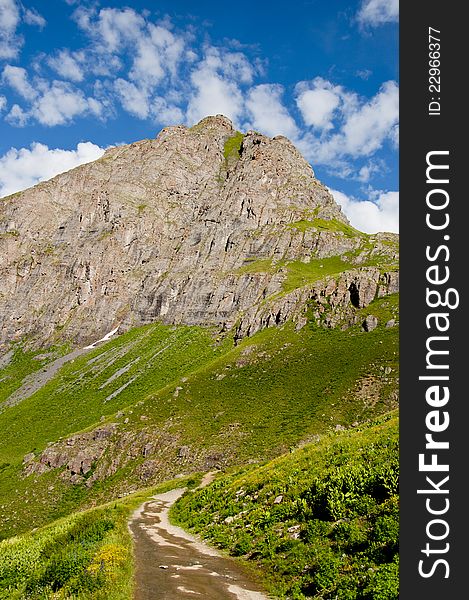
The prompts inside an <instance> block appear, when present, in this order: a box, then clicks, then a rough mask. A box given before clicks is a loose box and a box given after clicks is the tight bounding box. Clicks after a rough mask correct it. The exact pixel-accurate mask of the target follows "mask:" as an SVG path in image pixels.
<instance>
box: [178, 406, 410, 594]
mask: <svg viewBox="0 0 469 600" xmlns="http://www.w3.org/2000/svg"><path fill="white" fill-rule="evenodd" d="M398 466H399V463H398V423H397V416H396V415H395V414H393V413H391V414H388V415H387V416H385V417H383V418H381V419H379V420H378V421H377V422H375V423H374V424H372V425H370V426H368V427H362V428H360V429H357V430H351V431H347V432H340V433H337V434H328V435H325V436H322V437H321V439H320V440H319V441H318V442H317V443H315V444H309V445H307V446H305V447H304V448H301V449H298V450H296V451H294V452H293V453H291V454H289V455H285V456H281V457H279V458H277V459H276V460H273V461H272V462H269V463H267V464H265V465H263V466H261V467H250V468H244V469H242V470H240V471H237V472H234V473H232V474H230V475H225V476H223V477H221V478H220V479H218V480H216V481H215V482H214V483H213V484H211V485H210V486H209V487H207V488H205V489H202V490H195V491H193V492H188V493H186V494H185V495H184V496H183V497H182V498H181V499H180V500H179V501H178V502H177V503H176V505H175V506H174V507H173V509H172V516H173V518H174V519H175V520H176V521H177V522H178V523H179V524H181V525H182V526H184V527H186V528H190V529H191V530H192V531H194V532H196V533H199V534H201V535H202V536H203V537H204V538H206V539H207V540H208V541H209V542H210V543H212V544H215V545H216V546H218V547H220V548H223V549H225V550H226V551H228V552H229V553H230V554H231V555H233V556H238V557H242V559H243V560H244V561H246V562H248V563H249V564H251V565H252V566H253V567H254V568H256V569H257V570H259V571H260V572H261V573H262V574H263V576H264V578H265V579H266V582H267V584H268V587H269V588H270V590H271V592H272V593H273V594H274V595H275V596H276V597H279V598H289V599H292V600H301V599H305V598H318V599H319V598H321V599H324V600H326V599H330V600H332V599H336V600H355V599H361V600H365V599H366V600H396V599H397V598H398V529H399V521H398Z"/></svg>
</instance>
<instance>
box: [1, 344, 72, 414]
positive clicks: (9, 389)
mask: <svg viewBox="0 0 469 600" xmlns="http://www.w3.org/2000/svg"><path fill="white" fill-rule="evenodd" d="M68 350H69V347H68V346H67V345H62V346H57V347H54V348H49V349H48V350H47V352H44V351H43V350H24V348H22V346H21V345H16V346H14V347H13V348H12V351H13V355H12V357H11V360H10V361H9V362H8V363H7V364H6V365H5V366H4V367H3V368H1V369H0V404H1V403H2V402H4V401H5V400H6V399H7V398H8V396H10V395H11V394H12V393H13V392H14V391H15V390H17V389H18V388H19V387H21V385H22V383H23V381H24V379H25V378H26V377H27V376H28V375H31V374H32V373H34V372H36V371H39V370H40V369H42V368H44V367H45V366H46V365H47V364H48V363H49V362H51V361H52V360H54V359H55V358H58V357H59V356H63V355H64V354H66V353H67V352H68ZM46 355H47V356H46Z"/></svg>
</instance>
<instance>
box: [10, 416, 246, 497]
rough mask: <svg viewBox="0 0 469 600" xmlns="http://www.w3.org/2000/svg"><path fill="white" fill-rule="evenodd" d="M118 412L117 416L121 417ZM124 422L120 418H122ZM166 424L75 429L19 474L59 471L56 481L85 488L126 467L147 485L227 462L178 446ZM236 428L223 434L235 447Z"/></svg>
mask: <svg viewBox="0 0 469 600" xmlns="http://www.w3.org/2000/svg"><path fill="white" fill-rule="evenodd" d="M121 416H122V415H121ZM124 423H125V421H124ZM167 425H168V427H167V428H165V427H163V428H157V427H154V426H148V427H144V428H143V429H136V428H126V427H125V426H124V424H123V423H108V424H105V425H101V426H100V427H97V428H95V429H93V430H92V431H88V432H85V433H78V434H76V435H73V436H71V437H69V438H66V439H64V440H60V441H58V442H55V443H53V444H50V445H49V446H48V447H47V448H46V449H45V450H43V451H42V452H41V453H40V454H39V455H38V456H36V455H35V454H34V453H28V454H26V456H25V457H24V458H23V471H22V475H23V477H29V476H31V475H42V474H43V473H47V472H49V471H53V470H56V471H58V472H60V477H61V479H62V480H64V481H66V482H68V483H72V484H84V485H86V486H87V487H91V486H92V485H93V483H94V482H96V481H104V480H106V479H107V478H108V477H111V476H112V475H114V474H115V473H117V472H118V471H119V470H121V469H124V468H126V467H128V468H129V472H130V473H132V478H133V480H137V481H140V483H144V484H149V483H152V482H157V481H161V480H163V479H165V478H167V477H169V476H172V477H174V476H175V475H177V474H178V473H181V472H195V471H206V470H208V469H211V468H214V467H217V468H219V467H222V466H226V465H228V464H230V460H232V457H230V456H228V455H226V453H225V451H224V450H220V451H217V450H216V448H213V447H212V448H209V449H205V450H201V449H200V448H198V449H192V448H191V447H190V446H188V445H181V443H180V440H179V437H178V436H177V435H175V434H174V433H170V432H169V429H170V422H169V423H168V424H167ZM235 430H236V427H232V428H230V427H229V428H228V431H227V432H226V434H225V437H226V436H228V438H229V439H230V440H232V441H233V446H235V445H236V440H237V438H238V437H239V434H238V433H237V432H236V431H235Z"/></svg>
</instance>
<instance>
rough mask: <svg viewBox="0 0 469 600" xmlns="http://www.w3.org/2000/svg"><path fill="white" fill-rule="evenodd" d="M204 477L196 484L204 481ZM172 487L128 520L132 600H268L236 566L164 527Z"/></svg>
mask: <svg viewBox="0 0 469 600" xmlns="http://www.w3.org/2000/svg"><path fill="white" fill-rule="evenodd" d="M210 478H211V475H210V474H208V476H206V478H204V481H203V483H202V485H203V484H206V483H208V482H209V481H210ZM184 491H185V489H183V488H178V489H175V490H171V491H170V492H166V493H164V494H158V495H156V496H153V499H152V500H150V501H149V502H146V503H145V504H144V505H143V506H141V507H140V508H139V509H138V510H137V511H136V512H135V513H134V514H133V516H132V519H131V521H130V522H129V528H130V531H131V532H132V536H133V538H134V550H135V562H136V573H135V593H134V600H186V599H188V598H200V599H201V600H268V596H267V595H266V594H265V593H264V592H262V591H261V590H260V588H259V586H258V585H256V584H255V583H253V582H252V580H251V579H250V578H249V576H248V575H247V574H246V573H245V572H244V571H243V570H242V569H241V567H239V566H238V565H237V564H236V562H234V561H233V560H231V559H230V558H227V557H225V556H223V555H222V554H220V553H219V552H217V551H216V550H214V549H213V548H211V547H210V546H208V545H206V544H204V543H203V542H201V541H200V540H198V539H197V538H195V537H194V536H192V535H190V534H189V533H187V532H186V531H184V530H183V529H181V528H180V527H176V526H175V525H172V524H171V523H170V522H169V518H168V513H169V509H170V508H171V506H172V505H173V504H174V502H176V500H177V499H178V498H180V496H182V494H183V493H184Z"/></svg>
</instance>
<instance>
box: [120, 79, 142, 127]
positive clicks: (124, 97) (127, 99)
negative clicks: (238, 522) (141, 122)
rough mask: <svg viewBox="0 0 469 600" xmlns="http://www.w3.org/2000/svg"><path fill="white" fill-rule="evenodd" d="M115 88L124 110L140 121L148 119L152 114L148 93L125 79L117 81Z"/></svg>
mask: <svg viewBox="0 0 469 600" xmlns="http://www.w3.org/2000/svg"><path fill="white" fill-rule="evenodd" d="M114 88H115V90H116V92H117V95H118V97H119V100H120V102H121V104H122V106H123V108H124V109H125V110H126V111H127V112H129V113H130V114H132V115H135V116H136V117H138V118H139V119H146V118H147V117H148V115H149V112H150V106H149V98H148V93H146V92H144V91H142V90H140V89H139V88H138V87H137V86H136V85H135V84H133V83H131V82H130V81H126V80H125V79H121V78H119V79H116V81H115V82H114Z"/></svg>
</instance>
